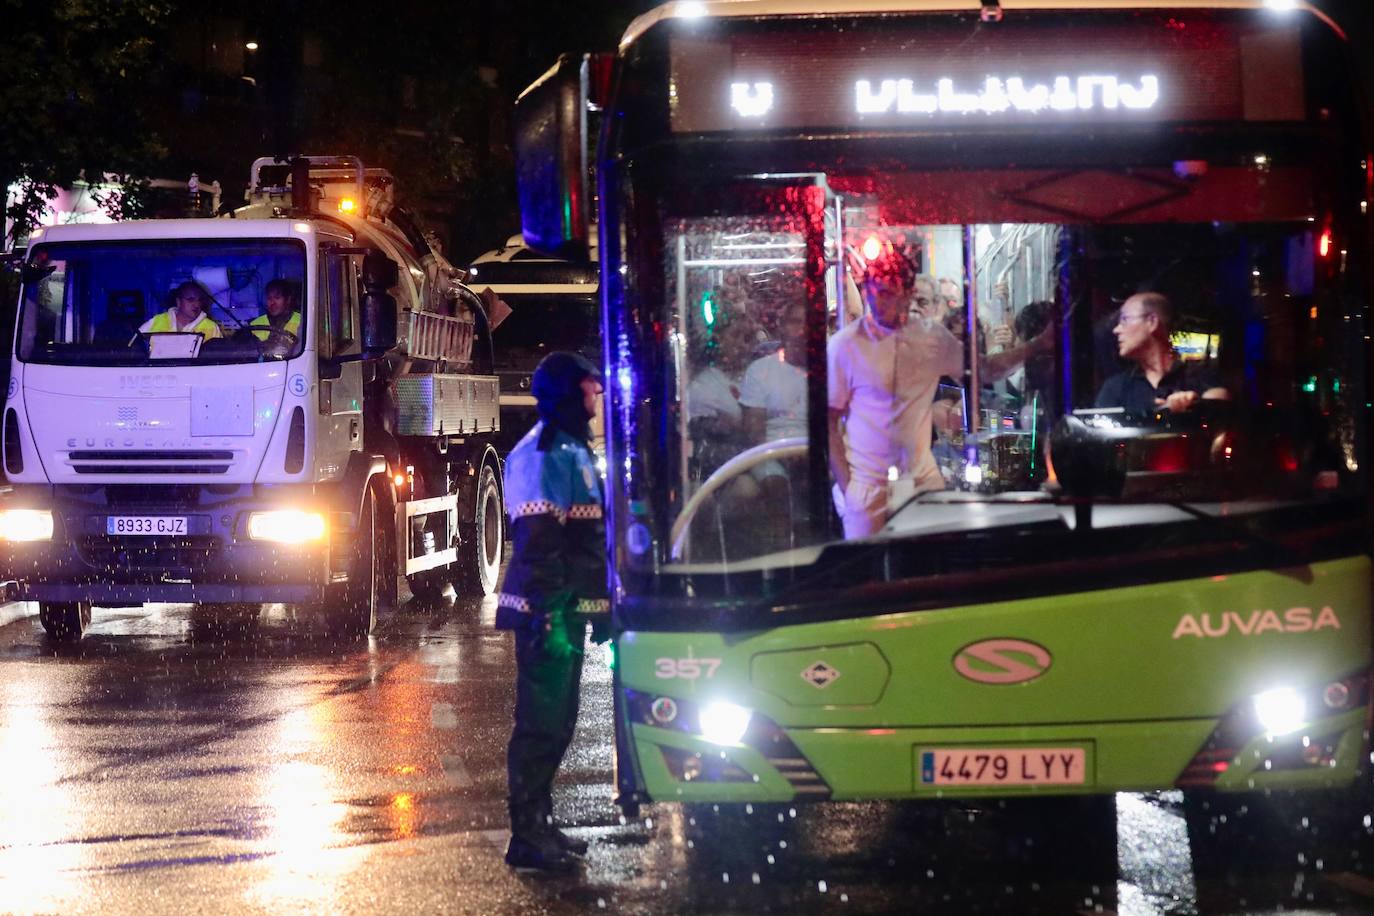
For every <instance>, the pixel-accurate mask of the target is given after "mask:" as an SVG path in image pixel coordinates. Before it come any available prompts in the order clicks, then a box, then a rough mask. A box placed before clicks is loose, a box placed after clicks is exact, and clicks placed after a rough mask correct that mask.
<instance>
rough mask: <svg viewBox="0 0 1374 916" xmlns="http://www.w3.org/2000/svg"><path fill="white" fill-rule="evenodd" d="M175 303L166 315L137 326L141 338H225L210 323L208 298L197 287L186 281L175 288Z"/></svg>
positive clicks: (215, 325) (198, 286)
mask: <svg viewBox="0 0 1374 916" xmlns="http://www.w3.org/2000/svg"><path fill="white" fill-rule="evenodd" d="M175 299H176V302H175V304H174V305H173V306H172V307H171V308H169V309H168V310H167V311H165V312H158V313H157V314H156V315H154V316H153V317H152V318H149V319H148V320H147V321H145V322H143V324H142V325H140V326H139V329H138V331H139V333H140V334H166V333H169V332H181V333H196V334H199V335H200V336H202V337H204V338H205V339H206V340H214V339H216V338H218V337H222V336H224V335H223V334H222V333H220V329H219V325H217V324H215V322H213V321H212V320H210V316H209V315H207V314H206V311H207V310H208V309H209V307H210V294H209V293H207V292H206V291H205V289H204V287H202V286H201V285H200V284H199V283H197V282H196V281H194V280H187V281H186V282H185V283H183V284H181V285H180V286H178V287H177V288H176V294H175Z"/></svg>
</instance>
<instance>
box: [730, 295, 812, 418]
mask: <svg viewBox="0 0 1374 916" xmlns="http://www.w3.org/2000/svg"><path fill="white" fill-rule="evenodd" d="M779 330H780V331H781V333H782V347H781V348H780V349H779V350H778V351H777V352H775V353H770V354H768V355H767V356H763V357H760V358H759V359H756V360H754V362H753V363H751V364H750V366H749V369H748V371H747V372H745V373H744V384H742V385H741V386H740V396H739V403H740V407H742V408H743V411H742V412H743V414H744V434H745V438H747V439H748V440H749V441H750V442H752V443H754V444H755V445H757V444H758V443H761V442H772V441H774V440H776V439H789V438H792V437H794V436H800V437H803V438H804V437H805V436H806V305H805V303H802V302H796V303H793V304H792V305H789V306H788V307H787V309H786V310H785V311H784V312H783V313H782V325H781V327H780V328H779Z"/></svg>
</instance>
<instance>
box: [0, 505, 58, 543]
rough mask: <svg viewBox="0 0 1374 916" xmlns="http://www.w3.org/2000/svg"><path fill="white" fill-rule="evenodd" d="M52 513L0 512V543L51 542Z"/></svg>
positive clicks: (43, 510)
mask: <svg viewBox="0 0 1374 916" xmlns="http://www.w3.org/2000/svg"><path fill="white" fill-rule="evenodd" d="M52 530H53V528H52V512H50V511H49V510H47V509H6V510H4V511H3V512H0V541H51V540H52Z"/></svg>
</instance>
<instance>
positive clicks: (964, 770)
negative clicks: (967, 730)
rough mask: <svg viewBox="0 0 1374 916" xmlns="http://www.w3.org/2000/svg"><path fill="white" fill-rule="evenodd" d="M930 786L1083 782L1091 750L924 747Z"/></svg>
mask: <svg viewBox="0 0 1374 916" xmlns="http://www.w3.org/2000/svg"><path fill="white" fill-rule="evenodd" d="M919 759H920V762H921V784H922V785H926V786H1081V785H1083V784H1084V783H1085V782H1086V781H1087V754H1086V753H1085V751H1084V750H1083V748H1081V747H998V748H990V747H955V748H939V747H937V748H922V749H921V752H920V757H919Z"/></svg>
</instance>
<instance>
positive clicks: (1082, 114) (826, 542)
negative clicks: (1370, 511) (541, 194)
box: [603, 12, 1374, 625]
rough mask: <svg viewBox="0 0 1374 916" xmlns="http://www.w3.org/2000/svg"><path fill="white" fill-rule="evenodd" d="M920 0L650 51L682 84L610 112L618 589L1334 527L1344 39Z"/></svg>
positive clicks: (786, 587) (1287, 550)
mask: <svg viewBox="0 0 1374 916" xmlns="http://www.w3.org/2000/svg"><path fill="white" fill-rule="evenodd" d="M925 21H926V20H922V22H923V23H924V22H925ZM914 22H915V18H914V17H913V18H912V20H911V21H910V22H907V21H901V22H898V21H896V20H891V21H890V20H886V19H876V20H862V21H860V20H854V21H840V20H835V21H826V20H815V21H813V20H807V21H805V22H794V23H787V24H786V25H785V26H783V25H778V24H776V23H770V22H762V21H741V22H738V23H731V24H726V25H718V26H717V27H716V28H715V30H714V31H704V32H701V33H700V34H698V33H696V32H693V31H691V30H690V29H688V28H686V27H684V28H683V29H682V30H680V31H678V32H669V31H664V32H663V33H662V34H660V35H658V36H655V35H650V36H648V37H647V38H645V39H644V46H643V49H642V51H641V53H640V57H639V59H638V60H639V69H638V70H634V69H633V68H632V69H631V70H630V71H629V75H628V76H627V77H626V80H627V81H628V82H627V85H639V86H641V88H642V91H641V93H640V94H639V95H635V96H633V98H635V99H636V100H638V99H641V98H649V97H651V95H652V94H651V93H650V92H649V90H650V89H658V90H662V89H666V91H667V92H668V97H669V104H667V106H666V107H665V108H662V109H661V110H659V109H655V108H654V106H653V105H652V104H651V103H649V102H644V103H643V107H641V108H633V109H631V110H630V112H629V114H627V116H626V117H625V119H624V124H625V126H624V127H623V129H621V130H620V133H618V134H617V133H615V132H614V131H612V134H611V137H612V140H613V141H615V142H617V143H619V144H620V145H619V147H618V148H617V152H616V154H615V155H617V156H619V157H620V158H619V159H618V160H614V159H613V160H610V161H611V162H613V163H614V174H615V175H616V176H617V177H616V180H617V181H619V182H621V183H623V185H624V187H623V188H622V189H621V194H622V197H623V202H622V204H621V205H620V209H619V211H618V219H620V220H621V221H622V223H623V225H622V226H620V227H618V228H616V229H615V230H614V232H615V233H618V235H619V238H620V239H622V240H623V243H622V245H621V246H620V250H619V252H618V253H613V255H612V259H611V260H610V261H608V262H607V263H605V264H603V276H607V275H611V273H612V272H614V273H615V274H616V275H618V276H620V277H623V278H624V279H623V280H621V281H617V282H618V285H617V286H616V287H614V288H613V289H612V290H611V291H610V292H609V293H608V297H607V319H608V324H607V328H606V333H607V346H606V350H607V358H608V363H609V368H610V372H611V375H610V378H609V379H608V388H609V414H608V418H607V425H608V429H609V430H610V433H609V436H610V444H611V449H610V450H611V455H610V461H611V467H612V469H613V470H614V473H612V474H610V475H609V477H608V489H609V491H610V493H611V495H612V497H613V505H612V514H613V520H614V522H615V526H616V529H617V535H616V538H615V539H614V542H613V548H614V551H615V555H616V566H617V572H618V576H619V579H618V582H619V586H620V588H621V589H622V594H623V595H624V597H625V600H624V601H622V603H621V605H620V606H621V607H622V608H623V609H624V608H642V614H644V615H648V616H649V617H652V618H653V620H654V625H658V624H659V623H661V622H664V621H666V620H670V619H677V618H675V617H674V615H675V614H676V613H677V612H676V611H673V610H671V608H672V607H674V606H675V605H673V601H674V600H675V599H680V600H681V601H682V602H683V604H682V607H683V608H684V609H688V608H690V609H693V610H695V611H697V612H701V611H702V610H703V609H709V608H710V607H711V606H712V604H711V602H713V601H719V602H721V603H722V607H729V608H736V607H738V606H741V605H743V606H747V607H750V608H753V609H755V610H758V611H760V612H765V611H768V610H769V608H770V607H771V608H772V609H773V610H776V608H777V607H778V603H777V602H778V600H779V599H778V596H779V595H781V594H784V593H786V594H793V595H800V594H801V593H802V592H805V591H807V590H808V589H811V590H813V591H812V592H810V594H811V596H812V597H815V596H817V595H822V594H826V595H829V596H830V597H829V598H827V599H826V601H820V602H813V604H815V605H816V607H820V605H821V604H826V605H827V606H828V607H830V608H831V611H830V612H828V613H845V611H843V610H841V609H839V608H838V605H837V602H836V600H835V599H834V597H833V596H834V595H835V594H837V593H838V592H839V591H843V590H846V589H848V588H850V587H857V586H867V585H872V584H874V583H879V584H881V583H891V584H892V585H893V586H894V587H893V589H891V590H889V593H890V594H891V595H892V596H894V597H893V599H892V600H897V599H898V598H900V600H901V601H902V602H905V605H904V606H909V605H910V602H911V600H912V594H913V591H912V586H913V583H921V585H920V588H921V589H922V590H923V593H925V594H928V595H929V596H930V600H932V601H937V600H949V597H950V596H948V595H946V596H944V597H939V596H937V595H936V594H935V591H934V590H935V589H937V588H939V587H940V582H942V581H953V580H951V579H950V578H949V577H951V576H956V575H963V576H965V577H966V581H964V583H963V584H962V585H961V586H959V588H960V589H961V590H960V591H959V592H958V593H957V595H958V598H959V600H973V599H974V598H975V593H977V594H978V595H981V596H982V597H983V598H984V599H986V600H991V598H992V597H994V596H993V595H992V594H991V592H988V593H987V594H983V592H984V591H986V590H988V589H992V588H993V587H994V584H995V583H999V582H1000V583H1002V585H1001V586H998V587H1002V588H1003V589H1004V593H1005V594H1007V595H1013V596H1014V595H1021V596H1024V595H1025V594H1026V593H1028V590H1032V591H1033V588H1032V586H1030V585H1029V584H1028V583H1027V581H1026V577H1031V576H1060V577H1062V576H1063V575H1065V574H1071V575H1074V576H1084V575H1087V574H1088V572H1090V571H1091V570H1093V569H1097V568H1109V567H1111V566H1113V565H1116V569H1117V578H1118V579H1120V578H1121V577H1122V576H1127V577H1129V576H1138V577H1139V578H1140V580H1141V581H1153V580H1157V579H1158V578H1159V577H1160V575H1161V574H1162V573H1161V568H1160V567H1159V564H1166V565H1167V566H1168V575H1169V576H1170V577H1171V578H1176V577H1177V576H1179V575H1182V574H1184V573H1185V572H1191V574H1195V575H1199V576H1202V575H1211V574H1214V573H1215V572H1217V571H1218V570H1220V567H1218V566H1216V563H1220V562H1221V560H1220V559H1218V558H1220V557H1223V556H1227V557H1235V558H1238V557H1239V556H1240V554H1239V553H1238V552H1237V551H1240V550H1246V551H1251V552H1252V554H1251V555H1249V556H1248V559H1244V560H1243V561H1242V560H1241V559H1236V560H1235V562H1237V563H1241V565H1242V566H1244V565H1245V564H1247V563H1248V564H1249V567H1248V568H1253V567H1265V566H1273V565H1275V564H1276V563H1278V562H1279V560H1278V558H1279V557H1289V558H1292V557H1293V556H1296V554H1295V553H1294V552H1293V551H1294V550H1295V549H1297V548H1296V547H1295V546H1294V545H1295V544H1298V543H1300V544H1302V545H1303V549H1304V550H1308V551H1315V552H1316V553H1321V551H1323V550H1328V551H1329V550H1331V549H1335V548H1334V547H1333V545H1334V544H1335V543H1336V542H1337V541H1338V540H1339V538H1338V537H1336V535H1334V534H1333V532H1334V531H1337V530H1339V531H1343V532H1345V534H1343V535H1340V537H1346V536H1348V535H1349V534H1350V532H1351V531H1352V530H1353V529H1352V528H1351V527H1350V526H1351V525H1356V526H1358V525H1359V524H1362V521H1361V520H1362V519H1363V517H1364V516H1363V513H1364V509H1363V508H1362V506H1363V500H1364V499H1365V494H1366V493H1367V480H1366V470H1365V468H1366V464H1367V462H1368V456H1367V454H1366V450H1367V447H1368V446H1367V441H1366V439H1367V436H1366V431H1365V427H1366V426H1367V421H1366V420H1365V417H1366V415H1367V411H1368V403H1369V392H1368V390H1367V372H1368V366H1367V364H1366V359H1367V350H1368V339H1369V338H1368V334H1369V331H1368V326H1367V325H1368V318H1369V316H1368V314H1367V304H1366V296H1367V289H1366V285H1367V283H1368V276H1367V274H1366V265H1365V258H1364V255H1363V252H1364V250H1365V246H1366V243H1367V238H1366V229H1365V222H1366V221H1365V217H1364V209H1362V208H1367V200H1368V197H1369V194H1368V191H1367V190H1366V189H1367V185H1368V182H1369V176H1370V175H1371V174H1374V171H1371V170H1370V166H1371V162H1370V161H1369V160H1368V159H1367V156H1366V153H1365V150H1364V147H1363V146H1361V145H1360V144H1359V142H1358V137H1357V136H1356V135H1355V133H1354V132H1352V131H1350V130H1347V126H1348V125H1349V124H1352V123H1353V115H1352V111H1353V109H1352V108H1351V105H1352V104H1353V103H1352V102H1351V101H1350V98H1349V92H1348V87H1347V86H1346V85H1345V84H1344V83H1342V82H1341V81H1340V80H1339V79H1338V78H1337V77H1336V76H1335V75H1333V74H1334V71H1333V70H1332V68H1331V67H1329V66H1326V62H1327V61H1328V60H1331V59H1333V58H1332V57H1331V54H1330V53H1329V52H1330V47H1329V45H1330V40H1331V38H1330V36H1329V35H1325V34H1324V33H1323V32H1322V31H1321V30H1320V29H1308V30H1306V31H1304V30H1302V29H1299V28H1298V27H1297V26H1295V25H1293V24H1292V22H1291V21H1284V22H1281V21H1279V20H1271V19H1266V18H1263V17H1242V16H1240V15H1239V14H1237V15H1236V16H1231V15H1229V14H1224V13H1220V12H1218V13H1215V14H1212V13H1209V14H1206V15H1201V14H1200V18H1198V20H1197V22H1193V21H1192V20H1189V21H1188V22H1186V23H1185V22H1184V21H1183V20H1182V19H1178V18H1171V17H1169V16H1167V15H1165V14H1162V13H1161V14H1158V15H1156V14H1153V13H1151V14H1141V15H1139V16H1136V15H1134V14H1132V15H1131V16H1117V15H1115V14H1112V15H1108V14H1105V13H1104V14H1101V15H1095V16H1091V17H1085V18H1082V19H1081V20H1080V19H1078V18H1073V19H1072V22H1070V19H1069V18H1064V19H1062V20H1061V19H1060V18H1058V17H1051V18H1046V19H1042V20H1037V21H1036V22H1031V21H1030V19H1029V18H1028V19H1027V20H1025V21H1022V20H1018V22H1017V24H1016V26H1015V28H1007V29H1003V28H1001V27H1000V26H998V27H996V28H984V27H982V26H980V25H979V24H978V22H977V17H968V16H957V17H955V16H950V17H943V18H942V17H932V18H930V20H929V22H930V25H931V28H930V29H929V30H927V29H924V28H922V29H919V30H918V29H916V28H915V27H914V25H912V23H914ZM1010 24H1011V23H1007V25H1010ZM1057 25H1065V26H1066V27H1067V26H1068V25H1072V26H1073V28H1074V29H1076V30H1077V31H1076V32H1075V34H1076V35H1078V36H1080V37H1082V38H1084V39H1085V40H1087V39H1091V41H1092V42H1096V43H1097V44H1096V45H1094V47H1098V46H1100V47H1099V51H1100V53H1101V54H1103V55H1105V54H1106V53H1107V52H1106V51H1105V50H1102V49H1103V48H1110V49H1113V53H1119V54H1120V55H1121V61H1119V62H1118V63H1119V66H1118V67H1117V68H1116V69H1115V70H1110V71H1109V70H1105V69H1100V68H1099V69H1093V68H1092V67H1089V66H1087V65H1086V64H1085V65H1083V66H1079V65H1078V63H1076V62H1074V61H1073V60H1070V59H1069V58H1066V57H1064V56H1063V55H1062V54H1058V53H1057V52H1055V51H1054V49H1055V48H1062V47H1066V46H1067V44H1066V40H1065V38H1064V36H1063V35H1062V34H1060V33H1058V32H1056V31H1055V30H1054V27H1055V26H1057ZM1195 26H1196V27H1195ZM860 33H862V34H863V35H865V36H867V37H868V38H869V39H871V40H872V42H873V44H872V46H871V47H869V46H867V45H862V42H860V46H862V47H863V48H864V49H865V50H864V53H859V52H858V51H854V50H853V48H855V47H856V45H855V41H856V40H857V39H856V37H855V36H857V35H859V34H860ZM1051 36H1053V37H1054V39H1055V40H1054V41H1050V37H1051ZM937 46H938V47H937ZM928 47H929V48H935V49H936V50H939V51H940V53H939V54H935V53H934V51H932V52H931V53H929V54H927V53H916V52H917V50H919V49H927V48H928ZM969 48H974V49H975V51H976V52H977V53H975V51H970V50H968V49H969ZM875 49H876V50H875ZM879 51H881V53H879ZM1094 53H1098V52H1094ZM803 57H804V58H805V59H806V61H807V65H806V66H805V67H803V66H801V65H800V64H798V60H799V59H800V58H803ZM966 57H967V59H965V58H966ZM1096 59H1097V58H1094V60H1096ZM988 60H999V61H1002V60H1005V61H1006V62H1007V63H1006V66H1005V67H1003V68H1002V69H1001V70H998V71H997V72H996V73H994V74H992V75H990V76H988V77H987V78H986V79H981V78H975V77H976V75H977V73H984V70H980V69H978V68H980V67H984V66H985V63H986V61H988ZM1105 60H1106V58H1105V57H1103V61H1105ZM703 61H710V62H712V64H713V66H712V67H707V66H706V65H705V64H704V63H703ZM1260 61H1269V62H1270V63H1271V64H1272V65H1273V66H1276V67H1281V68H1282V69H1283V71H1284V72H1285V73H1287V74H1288V75H1289V76H1291V77H1292V79H1291V80H1289V81H1287V82H1285V83H1284V86H1285V88H1284V89H1283V91H1282V92H1279V91H1273V92H1270V91H1265V87H1270V88H1272V85H1271V84H1272V83H1273V81H1272V80H1268V79H1266V78H1261V76H1260V74H1262V73H1263V72H1264V71H1263V68H1262V67H1260V66H1259V64H1258V62H1260ZM1252 64H1253V65H1254V66H1252ZM665 67H666V70H665V69H663V68H665ZM827 67H828V68H830V69H829V70H826V69H825V68H827ZM1103 67H1105V63H1103ZM975 71H976V72H975ZM1105 72H1113V73H1115V74H1117V75H1116V76H1114V77H1113V78H1112V80H1107V78H1106V77H1100V76H1097V75H1093V74H1100V73H1105ZM664 73H666V78H667V82H666V83H665V82H663V81H662V80H663V74H664ZM1084 74H1087V75H1086V76H1085V75H1084ZM1185 76H1186V77H1188V78H1187V79H1184V77H1185ZM656 80H657V82H656ZM980 80H981V81H980ZM1074 80H1078V82H1076V83H1075V82H1074ZM636 81H637V82H636ZM1109 83H1110V85H1109ZM822 84H823V85H822ZM799 86H801V87H809V89H808V92H810V90H811V89H815V90H816V92H819V93H820V94H819V95H817V94H816V93H810V94H807V93H802V92H799V91H798V87H799ZM835 86H838V87H839V88H835V89H833V91H831V90H830V89H825V87H835ZM817 87H820V88H817ZM970 87H972V88H970ZM1075 87H1076V88H1075ZM822 89H824V91H822ZM1042 90H1043V91H1042ZM827 93H828V94H827ZM1042 96H1043V98H1042ZM1055 98H1058V99H1059V101H1058V102H1054V101H1053V100H1054V99H1055ZM808 100H810V101H808ZM1037 100H1041V101H1045V105H1044V106H1040V105H1038V103H1037ZM813 101H814V104H812V102H813ZM1071 102H1072V104H1070V103H1071ZM1004 103H1005V104H1004ZM637 104H638V103H637ZM636 115H637V116H638V117H635V116H636ZM1179 125H1186V126H1179ZM665 151H666V152H665ZM1362 200H1363V201H1366V202H1365V203H1363V204H1362V203H1361V201H1362ZM603 228H604V227H603ZM614 237H616V236H615V235H612V236H610V238H614ZM608 244H609V243H608V242H607V241H606V240H604V239H603V245H608ZM605 250H606V249H605V248H603V252H604V251H605ZM617 259H619V260H618V261H617ZM1323 539H1325V540H1323ZM1313 555H1314V556H1315V555H1316V554H1313ZM1204 558H1211V559H1208V560H1207V562H1203V559H1204ZM1228 562H1229V561H1228ZM1207 563H1212V564H1213V565H1212V566H1208V565H1207ZM1065 564H1067V565H1065ZM1119 564H1135V565H1134V566H1133V567H1132V569H1135V570H1136V571H1135V572H1129V571H1126V570H1125V569H1124V567H1122V566H1120V565H1119ZM1150 564H1154V566H1153V567H1152V566H1150ZM1180 564H1181V565H1180ZM1185 567H1186V568H1185ZM1236 568H1240V567H1236ZM1056 570H1057V572H1056ZM1083 581H1084V582H1086V581H1087V580H1086V579H1084V580H1083ZM899 583H900V584H899ZM950 587H951V588H952V587H954V586H950ZM1045 587H1047V588H1049V587H1051V585H1050V584H1047V585H1046V586H1045ZM1084 587H1087V586H1086V585H1085V586H1084ZM641 598H642V599H643V601H642V602H641V601H639V599H641ZM799 600H800V599H799ZM802 603H803V604H805V601H803V602H802ZM843 603H844V604H845V607H850V611H848V612H853V613H858V610H857V608H858V603H856V602H854V601H848V600H846V601H845V602H843ZM851 605H852V607H851ZM634 613H641V611H639V610H635V611H634ZM679 616H680V615H679ZM687 616H691V614H688V615H687ZM636 619H638V618H636ZM645 619H647V618H645ZM740 625H745V624H743V623H741V624H740Z"/></svg>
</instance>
